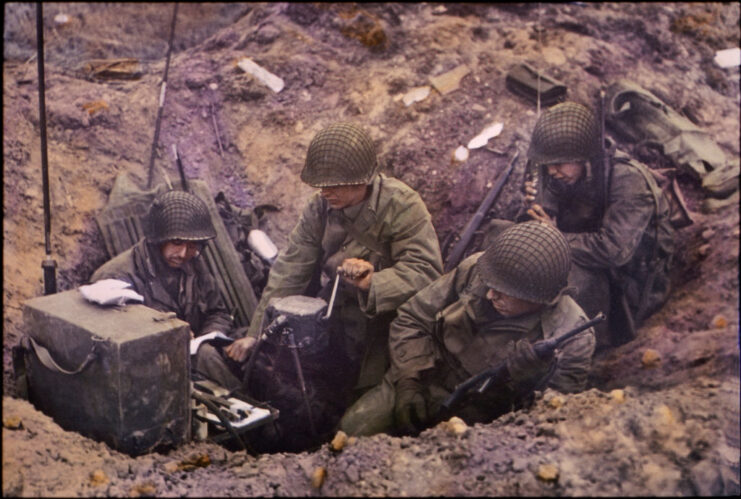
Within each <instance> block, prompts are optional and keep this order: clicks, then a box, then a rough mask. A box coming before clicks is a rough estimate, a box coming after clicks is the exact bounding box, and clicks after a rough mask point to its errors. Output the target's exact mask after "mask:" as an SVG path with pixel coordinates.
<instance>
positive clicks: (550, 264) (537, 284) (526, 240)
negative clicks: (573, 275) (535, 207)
mask: <svg viewBox="0 0 741 499" xmlns="http://www.w3.org/2000/svg"><path fill="white" fill-rule="evenodd" d="M477 266H478V269H479V273H480V274H481V278H482V279H483V281H484V283H485V284H486V285H487V286H488V287H490V288H493V289H495V290H497V291H499V292H500V293H504V294H506V295H509V296H513V297H515V298H519V299H521V300H527V301H531V302H535V303H550V302H551V301H552V300H553V299H555V298H556V297H557V296H558V294H559V292H560V291H561V290H562V289H563V288H564V287H565V286H566V281H567V278H568V275H569V270H570V268H571V251H570V250H569V245H568V243H567V242H566V238H564V236H563V234H561V232H560V231H559V230H558V229H556V228H555V227H553V226H551V225H549V224H545V223H542V222H536V221H530V222H524V223H519V224H515V225H512V226H510V227H508V228H507V229H505V230H503V231H502V232H501V233H500V234H499V235H498V236H497V237H496V238H495V239H494V241H493V242H492V244H491V246H489V248H488V249H487V250H486V251H485V252H484V254H483V255H481V258H480V259H479V261H478V263H477Z"/></svg>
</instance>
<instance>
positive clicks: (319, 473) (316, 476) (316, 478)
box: [311, 466, 327, 489]
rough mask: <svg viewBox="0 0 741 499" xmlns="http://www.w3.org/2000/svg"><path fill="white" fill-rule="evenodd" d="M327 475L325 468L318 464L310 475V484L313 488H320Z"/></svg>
mask: <svg viewBox="0 0 741 499" xmlns="http://www.w3.org/2000/svg"><path fill="white" fill-rule="evenodd" d="M326 476H327V469H326V468H324V467H323V466H320V467H319V468H317V469H315V470H314V473H313V474H312V475H311V486H312V487H314V488H315V489H319V488H321V486H322V485H323V484H324V479H325V478H326Z"/></svg>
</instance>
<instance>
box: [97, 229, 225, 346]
mask: <svg viewBox="0 0 741 499" xmlns="http://www.w3.org/2000/svg"><path fill="white" fill-rule="evenodd" d="M155 258H160V260H161V257H160V256H159V255H157V254H154V252H153V251H152V250H151V245H150V244H148V242H147V239H146V238H142V239H140V240H139V242H138V243H136V244H135V245H134V246H132V247H131V248H129V249H128V250H126V251H124V252H123V253H120V254H119V255H116V256H115V257H113V258H112V259H111V260H109V261H108V262H106V263H105V264H103V265H102V266H101V267H100V268H99V269H98V270H96V271H95V272H94V273H93V276H92V277H91V279H90V282H96V281H99V280H101V279H119V280H122V281H126V282H129V283H131V285H132V288H133V289H134V290H135V291H136V292H137V293H139V294H140V295H142V296H144V305H146V306H148V307H151V308H154V309H156V310H160V311H162V312H175V314H176V315H177V317H178V319H180V320H183V321H185V322H187V323H188V324H190V328H191V330H192V331H193V333H194V334H195V335H196V336H201V335H203V334H206V333H209V332H212V331H221V332H222V333H224V334H229V333H230V331H231V329H232V327H233V321H232V318H231V316H230V315H229V312H228V311H227V309H226V306H225V305H224V301H223V299H222V298H221V295H220V294H219V291H218V289H217V287H216V282H215V281H214V278H213V276H211V274H210V273H209V271H208V268H207V267H206V264H205V263H204V262H203V261H202V260H201V258H199V257H196V258H193V259H192V260H190V261H189V262H188V263H186V264H185V265H184V266H183V268H182V269H177V270H175V269H173V270H164V268H163V267H162V266H164V265H166V264H165V263H164V262H161V263H159V264H158V263H156V262H155V260H154V259H155ZM164 272H172V273H174V275H176V276H177V281H178V282H177V289H178V293H177V296H175V295H174V293H171V292H169V291H168V289H167V288H166V286H165V285H164V284H163V273H164Z"/></svg>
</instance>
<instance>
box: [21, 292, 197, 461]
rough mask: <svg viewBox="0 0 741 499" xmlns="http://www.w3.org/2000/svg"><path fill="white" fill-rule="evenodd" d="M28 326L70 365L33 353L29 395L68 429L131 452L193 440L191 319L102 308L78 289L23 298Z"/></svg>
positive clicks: (29, 359) (145, 309)
mask: <svg viewBox="0 0 741 499" xmlns="http://www.w3.org/2000/svg"><path fill="white" fill-rule="evenodd" d="M23 319H24V325H25V330H26V333H27V334H28V335H29V336H30V337H31V338H33V339H34V340H35V342H36V343H37V344H39V345H42V346H43V347H45V348H46V349H47V350H48V351H49V353H50V354H51V357H52V358H53V359H54V361H55V362H56V363H57V364H58V365H59V366H60V367H61V368H63V369H66V370H69V371H74V370H75V369H76V368H77V367H78V366H80V365H82V363H83V362H84V361H85V359H86V358H87V357H88V354H89V353H90V351H91V349H92V348H93V347H95V354H96V355H95V358H94V360H93V361H92V362H91V363H90V364H89V365H88V366H87V367H86V368H85V369H84V370H83V371H81V372H80V373H78V374H71V375H69V374H63V373H60V372H58V371H55V370H51V369H48V368H47V367H45V366H44V365H43V364H42V363H41V362H40V361H39V359H38V357H37V355H36V353H35V350H34V349H31V351H30V353H29V354H28V355H27V356H26V359H27V361H26V364H27V375H28V387H29V400H30V401H31V402H32V403H33V404H34V405H35V406H36V407H37V408H38V409H39V410H41V411H42V412H44V413H46V414H47V415H49V416H51V417H52V418H53V419H54V420H55V421H56V422H57V423H58V424H59V425H60V426H61V427H62V428H64V429H65V430H71V431H78V432H80V433H81V434H83V435H85V436H88V437H91V438H94V439H96V440H101V441H104V442H106V443H107V444H108V445H110V446H111V447H113V448H114V449H117V450H120V451H122V452H126V453H128V454H131V455H138V454H143V453H146V452H150V451H152V450H154V449H158V448H166V447H171V446H177V445H179V444H182V443H184V442H187V441H188V440H190V357H189V353H188V343H189V339H190V334H189V328H188V324H187V323H185V322H183V321H181V320H179V319H177V318H175V316H174V314H167V313H163V312H158V311H156V310H154V309H151V308H149V307H145V306H144V305H127V306H125V307H102V306H99V305H96V304H92V303H89V302H87V301H86V300H85V299H84V298H83V297H82V295H81V294H80V293H79V291H78V290H70V291H64V292H61V293H57V294H53V295H48V296H43V297H39V298H34V299H31V300H28V301H26V302H25V303H24V307H23Z"/></svg>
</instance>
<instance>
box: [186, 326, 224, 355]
mask: <svg viewBox="0 0 741 499" xmlns="http://www.w3.org/2000/svg"><path fill="white" fill-rule="evenodd" d="M212 340H220V341H226V342H229V343H231V342H232V341H234V340H233V339H232V338H230V337H228V336H227V335H225V334H224V333H222V332H221V331H212V332H210V333H208V334H204V335H203V336H199V337H198V338H194V339H192V340H190V354H191V355H195V354H196V353H198V349H199V348H201V345H202V344H203V343H205V342H207V341H212Z"/></svg>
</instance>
